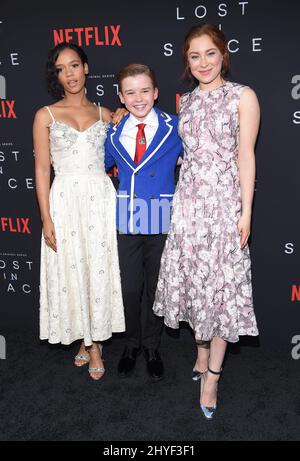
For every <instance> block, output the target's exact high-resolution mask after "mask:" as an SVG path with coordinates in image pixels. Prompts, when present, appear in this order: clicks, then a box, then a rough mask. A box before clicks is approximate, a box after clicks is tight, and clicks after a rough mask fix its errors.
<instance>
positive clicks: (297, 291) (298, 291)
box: [291, 285, 300, 301]
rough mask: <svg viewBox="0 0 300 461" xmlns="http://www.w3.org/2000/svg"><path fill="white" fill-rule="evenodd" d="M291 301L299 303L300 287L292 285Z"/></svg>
mask: <svg viewBox="0 0 300 461" xmlns="http://www.w3.org/2000/svg"><path fill="white" fill-rule="evenodd" d="M291 300H292V301H300V285H298V286H297V285H293V286H292V296H291Z"/></svg>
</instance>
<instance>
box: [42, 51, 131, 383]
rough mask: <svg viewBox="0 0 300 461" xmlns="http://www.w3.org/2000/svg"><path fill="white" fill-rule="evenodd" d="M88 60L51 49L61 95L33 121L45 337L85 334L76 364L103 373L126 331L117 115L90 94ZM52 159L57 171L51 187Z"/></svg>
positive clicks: (67, 339) (54, 89)
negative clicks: (109, 141)
mask: <svg viewBox="0 0 300 461" xmlns="http://www.w3.org/2000/svg"><path fill="white" fill-rule="evenodd" d="M87 73H88V61H87V57H86V55H85V53H84V51H83V50H82V49H81V48H80V47H79V46H77V45H75V44H67V43H62V44H59V45H57V46H56V47H55V48H53V49H52V50H51V51H50V54H49V57H48V62H47V80H48V89H49V91H50V93H51V94H52V95H54V96H56V97H57V99H58V101H57V102H56V103H55V104H53V105H51V106H49V107H48V106H46V107H43V108H41V109H39V110H38V111H37V113H36V115H35V120H34V125H33V138H34V151H35V174H36V191H37V197H38V202H39V207H40V213H41V220H42V225H43V236H42V244H41V275H40V339H46V340H48V341H49V343H51V344H55V343H62V344H71V343H72V342H73V341H75V340H79V339H81V340H82V344H81V346H80V350H79V353H78V355H77V356H76V357H75V365H76V366H82V365H85V364H87V363H89V373H90V376H91V377H92V378H93V379H100V378H101V377H102V376H103V374H104V371H105V370H104V366H103V361H102V345H101V344H99V342H102V341H105V340H106V339H108V338H110V337H111V336H112V333H114V332H123V331H124V330H125V321H124V311H123V302H122V294H121V283H120V272H119V261H118V252H117V239H116V226H115V200H116V198H115V189H114V187H113V185H112V182H111V180H110V178H109V177H108V176H107V175H106V173H105V169H104V163H103V162H104V160H103V159H104V152H103V145H104V142H105V138H106V129H107V124H108V122H110V121H111V113H110V111H109V110H108V109H106V108H104V107H102V108H98V107H97V106H95V105H94V104H93V103H91V102H90V101H89V100H88V99H87V97H86V94H85V80H86V75H87ZM51 165H52V167H53V169H54V173H55V177H54V180H53V183H52V185H51V187H50V171H51Z"/></svg>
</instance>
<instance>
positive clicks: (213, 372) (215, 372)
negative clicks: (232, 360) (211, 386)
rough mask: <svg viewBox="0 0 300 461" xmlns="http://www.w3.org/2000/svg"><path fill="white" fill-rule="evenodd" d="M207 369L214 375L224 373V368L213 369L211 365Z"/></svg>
mask: <svg viewBox="0 0 300 461" xmlns="http://www.w3.org/2000/svg"><path fill="white" fill-rule="evenodd" d="M207 371H209V372H210V373H212V374H213V375H220V374H221V373H222V368H221V370H220V371H213V370H211V369H210V368H209V367H207Z"/></svg>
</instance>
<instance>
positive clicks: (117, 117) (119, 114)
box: [111, 107, 128, 125]
mask: <svg viewBox="0 0 300 461" xmlns="http://www.w3.org/2000/svg"><path fill="white" fill-rule="evenodd" d="M127 114H128V110H126V109H124V108H123V107H118V109H117V110H116V111H115V112H112V113H111V117H112V120H111V121H112V123H113V124H114V125H118V124H119V123H120V121H121V120H122V118H123V117H125V115H127Z"/></svg>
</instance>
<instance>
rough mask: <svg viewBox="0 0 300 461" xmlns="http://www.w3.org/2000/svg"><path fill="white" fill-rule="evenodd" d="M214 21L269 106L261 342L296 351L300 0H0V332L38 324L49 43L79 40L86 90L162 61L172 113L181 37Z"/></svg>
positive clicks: (255, 237)
mask: <svg viewBox="0 0 300 461" xmlns="http://www.w3.org/2000/svg"><path fill="white" fill-rule="evenodd" d="M205 22H211V23H214V24H217V25H219V27H221V28H222V30H223V31H224V33H225V34H226V36H227V39H228V41H229V43H228V47H229V51H230V56H231V73H230V76H229V77H230V79H231V80H233V81H236V82H239V83H244V84H247V85H249V86H251V87H252V88H253V89H254V90H255V91H256V93H257V95H258V98H259V101H260V104H261V112H262V121H261V128H260V134H259V139H258V142H257V149H256V158H257V181H256V193H255V201H254V215H253V229H252V238H251V244H250V249H251V254H252V271H253V288H254V301H255V310H256V314H257V319H258V324H259V329H260V344H261V345H266V346H270V347H274V348H275V347H276V348H278V347H280V348H282V349H285V350H287V353H288V356H289V357H290V359H297V358H299V357H300V268H299V250H300V232H299V230H300V217H299V183H300V181H299V171H300V152H299V139H300V137H299V135H300V61H299V43H300V26H299V24H300V4H299V2H297V1H296V0H287V1H285V2H281V1H279V0H278V1H268V0H267V1H261V0H249V1H237V0H228V1H224V2H220V1H216V0H177V1H165V0H161V1H151V2H147V1H139V2H137V1H127V2H124V1H123V0H115V1H114V2H107V1H105V2H104V1H103V2H102V1H99V2H92V1H86V2H81V3H80V6H79V5H78V4H76V5H75V4H74V3H69V2H62V1H60V2H56V1H55V0H54V1H51V2H30V1H26V2H22V3H21V2H20V4H19V5H16V4H15V3H14V2H11V1H10V2H9V1H7V0H3V1H2V2H1V9H0V197H1V198H0V200H1V205H0V290H1V307H0V309H1V311H0V335H1V336H3V337H4V338H5V333H6V332H7V331H12V330H21V331H22V330H24V332H25V331H26V330H29V329H31V330H32V329H34V330H36V335H37V337H38V315H39V314H38V311H39V252H40V236H41V225H40V219H39V212H38V207H37V202H36V195H35V181H34V157H33V146H32V122H33V117H34V114H35V112H36V110H37V109H38V108H40V107H41V106H44V105H46V104H51V103H52V102H53V101H52V100H51V98H50V96H49V95H48V94H47V91H46V84H45V63H46V59H47V54H48V51H49V49H50V48H52V47H53V46H54V45H55V44H57V43H59V42H61V41H63V40H64V41H68V42H69V41H72V42H75V43H77V44H79V45H80V46H82V47H83V48H84V50H85V51H86V53H87V55H88V58H89V65H90V73H89V77H88V80H87V85H86V86H87V94H88V97H89V99H90V100H91V101H93V102H95V103H96V104H98V103H100V104H101V105H103V106H106V107H109V108H110V109H112V110H113V109H115V108H116V107H118V106H119V105H120V102H119V100H118V88H117V82H116V73H117V71H118V70H119V69H120V68H121V67H122V66H123V65H125V64H127V63H129V62H142V63H146V64H148V65H150V66H151V67H153V69H154V70H155V71H156V74H157V78H158V82H159V90H160V95H159V104H158V106H159V107H160V108H162V109H164V110H165V111H168V112H171V113H175V112H176V109H177V102H178V97H179V95H180V94H181V93H182V92H184V91H186V90H187V87H186V86H185V84H184V83H183V82H182V80H181V76H182V72H183V64H182V51H181V50H182V43H183V40H184V37H185V35H186V33H187V31H188V30H189V28H190V27H191V26H192V25H195V24H202V23H205Z"/></svg>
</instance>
